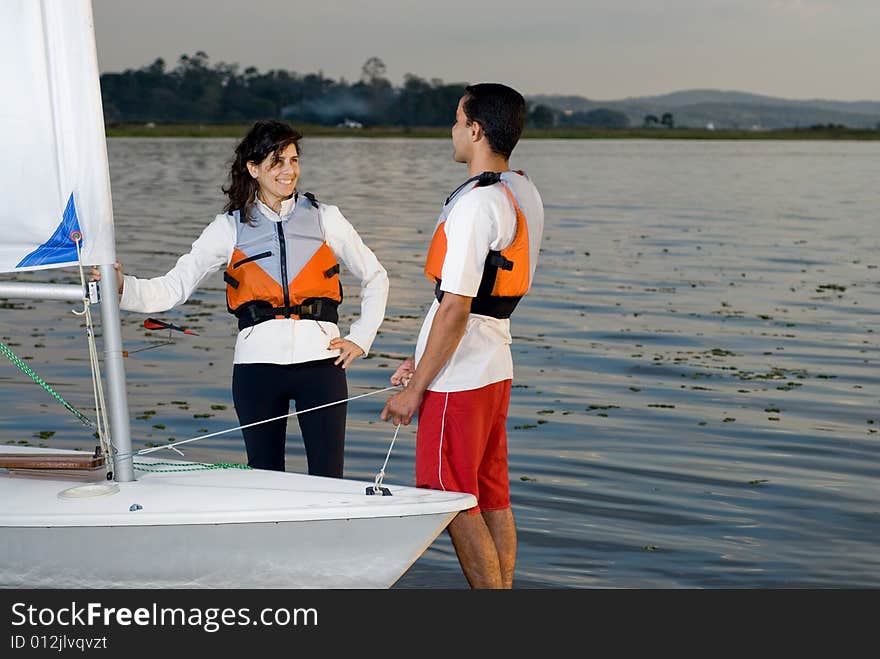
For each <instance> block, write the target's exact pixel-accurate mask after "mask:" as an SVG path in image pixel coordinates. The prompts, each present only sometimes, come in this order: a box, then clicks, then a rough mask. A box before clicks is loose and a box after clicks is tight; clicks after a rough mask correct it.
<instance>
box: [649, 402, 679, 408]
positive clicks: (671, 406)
mask: <svg viewBox="0 0 880 659" xmlns="http://www.w3.org/2000/svg"><path fill="white" fill-rule="evenodd" d="M648 407H663V408H667V409H672V408H674V407H675V405H665V404H663V403H648Z"/></svg>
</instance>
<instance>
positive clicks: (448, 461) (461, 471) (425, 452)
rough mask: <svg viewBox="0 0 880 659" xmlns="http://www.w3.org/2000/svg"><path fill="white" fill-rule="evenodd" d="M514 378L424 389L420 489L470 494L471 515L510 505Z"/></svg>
mask: <svg viewBox="0 0 880 659" xmlns="http://www.w3.org/2000/svg"><path fill="white" fill-rule="evenodd" d="M510 382H511V381H510V380H502V381H501V382H495V383H494V384H490V385H487V386H485V387H481V388H480V389H470V390H468V391H453V392H444V391H426V392H425V397H424V399H422V404H421V406H420V407H419V428H418V432H417V434H416V486H417V487H427V488H430V489H433V490H450V491H453V492H468V493H470V494H473V495H474V496H475V497H477V505H476V506H475V507H474V508H471V509H469V510H468V511H467V512H469V513H478V512H480V511H482V510H501V509H504V508H509V507H510V481H509V480H508V474H507V428H506V424H507V407H508V405H509V403H510Z"/></svg>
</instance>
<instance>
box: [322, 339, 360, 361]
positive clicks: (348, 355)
mask: <svg viewBox="0 0 880 659" xmlns="http://www.w3.org/2000/svg"><path fill="white" fill-rule="evenodd" d="M327 349H328V350H339V351H340V352H339V357H337V358H336V361H335V362H333V364H334V365H336V366H339V365H340V364H342V368H345V367H346V366H348V365H349V364H350V363H351V362H352V361H354V360H355V359H357V358H358V357H360V356H361V355H363V354H364V351H363V350H362V349H361V347H360V346H359V345H358V344H357V343H354V342H353V341H349V340H348V339H333V340H331V341H330V345H329V346H328V348H327Z"/></svg>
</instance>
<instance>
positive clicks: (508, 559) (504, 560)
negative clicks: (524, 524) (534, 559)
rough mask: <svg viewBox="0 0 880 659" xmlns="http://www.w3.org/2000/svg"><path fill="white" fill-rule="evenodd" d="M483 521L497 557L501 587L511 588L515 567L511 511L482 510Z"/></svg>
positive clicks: (514, 524)
mask: <svg viewBox="0 0 880 659" xmlns="http://www.w3.org/2000/svg"><path fill="white" fill-rule="evenodd" d="M483 520H485V522H486V526H487V527H488V529H489V534H490V535H491V536H492V542H493V544H494V545H495V551H496V553H497V555H498V564H499V568H500V571H501V587H502V588H513V568H514V567H515V566H516V522H515V521H514V519H513V510H512V509H510V508H505V509H503V510H484V511H483Z"/></svg>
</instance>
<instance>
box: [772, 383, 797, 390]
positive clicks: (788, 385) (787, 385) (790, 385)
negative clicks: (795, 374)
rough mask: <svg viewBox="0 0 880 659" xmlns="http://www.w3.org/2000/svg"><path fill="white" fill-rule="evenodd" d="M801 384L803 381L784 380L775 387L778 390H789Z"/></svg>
mask: <svg viewBox="0 0 880 659" xmlns="http://www.w3.org/2000/svg"><path fill="white" fill-rule="evenodd" d="M801 386H803V383H801V382H786V383H785V384H783V385H780V386H778V387H776V388H777V389H779V391H791V390H792V389H794V388H796V387H801Z"/></svg>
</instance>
